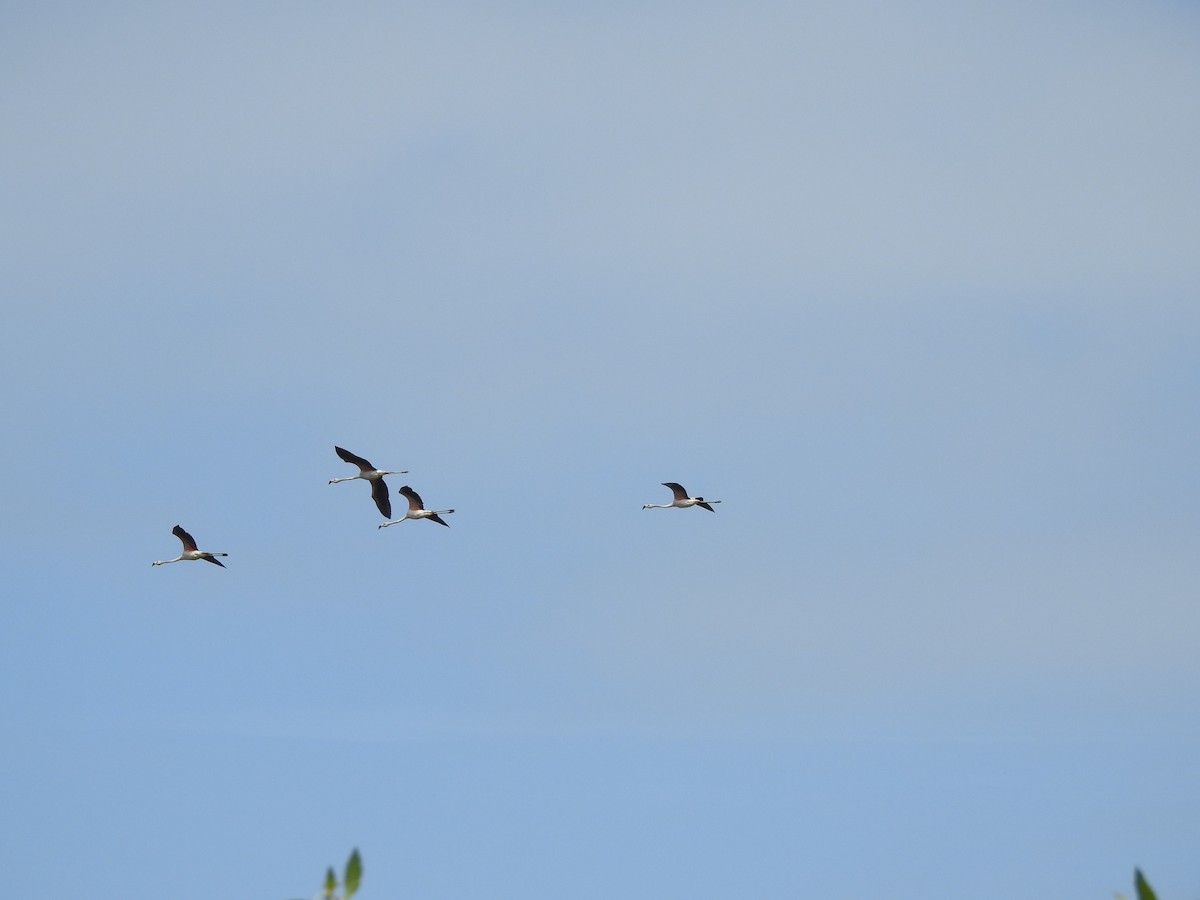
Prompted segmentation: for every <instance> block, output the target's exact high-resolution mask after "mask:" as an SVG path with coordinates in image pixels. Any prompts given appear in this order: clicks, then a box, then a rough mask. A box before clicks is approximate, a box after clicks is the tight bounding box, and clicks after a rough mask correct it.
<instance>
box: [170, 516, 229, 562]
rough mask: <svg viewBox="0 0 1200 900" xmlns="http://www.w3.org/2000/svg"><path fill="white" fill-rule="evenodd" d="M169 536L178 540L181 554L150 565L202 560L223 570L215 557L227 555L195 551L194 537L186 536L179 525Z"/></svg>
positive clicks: (226, 554) (225, 554)
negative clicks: (181, 548)
mask: <svg viewBox="0 0 1200 900" xmlns="http://www.w3.org/2000/svg"><path fill="white" fill-rule="evenodd" d="M171 534H173V535H175V537H177V538H179V541H180V543H182V544H183V552H182V553H180V554H179V555H178V556H177V557H175V558H174V559H156V560H155V561H154V562H152V563H151V564H150V565H152V566H165V565H166V564H167V563H173V562H183V561H185V560H195V559H202V560H204V561H205V562H210V563H212V564H213V565H217V566H220V567H221V568H222V569H223V568H225V563H223V562H221V561H220V560H219V559H217V557H218V556H228V555H229V554H228V553H212V552H210V551H208V550H197V549H196V539H195V538H194V537H192V536H191V535H190V534H188V533H187V532H186V531H184V530H183V527H182V526H180V525H176V526H175V527H174V528H172V529H171Z"/></svg>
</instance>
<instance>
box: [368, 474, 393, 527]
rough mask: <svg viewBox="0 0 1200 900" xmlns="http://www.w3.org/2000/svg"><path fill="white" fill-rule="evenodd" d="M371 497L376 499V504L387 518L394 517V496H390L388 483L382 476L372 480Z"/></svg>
mask: <svg viewBox="0 0 1200 900" xmlns="http://www.w3.org/2000/svg"><path fill="white" fill-rule="evenodd" d="M371 499H372V500H374V501H375V505H376V506H378V507H379V511H380V512H381V513H383V517H384V518H385V519H390V518H391V517H392V498H391V497H389V496H388V489H387V485H386V484H385V483H384V481H383V479H382V478H376V479H375V480H374V481H372V482H371Z"/></svg>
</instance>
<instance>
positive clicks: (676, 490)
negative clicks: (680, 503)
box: [662, 481, 688, 500]
mask: <svg viewBox="0 0 1200 900" xmlns="http://www.w3.org/2000/svg"><path fill="white" fill-rule="evenodd" d="M662 484H663V487H669V488H670V489H671V493H672V494H674V495H675V499H676V500H686V499H688V493H687V491H685V490H684V489H683V485H682V484H679V483H678V482H675V481H664V482H663V483H662Z"/></svg>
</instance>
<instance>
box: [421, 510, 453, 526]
mask: <svg viewBox="0 0 1200 900" xmlns="http://www.w3.org/2000/svg"><path fill="white" fill-rule="evenodd" d="M425 518H427V519H428V520H429V521H430V522H437V523H438V524H439V525H445V526H446V527H447V528H449V527H450V523H449V522H447V521H446V520H445V519H443V518H442V517H441V516H439V515H438V514H437V513H434V514H433V515H432V516H426V517H425Z"/></svg>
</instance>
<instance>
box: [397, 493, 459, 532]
mask: <svg viewBox="0 0 1200 900" xmlns="http://www.w3.org/2000/svg"><path fill="white" fill-rule="evenodd" d="M400 493H401V494H403V495H404V496H405V497H407V498H408V509H406V510H405V511H404V515H402V516H401V517H400V518H398V519H394V520H392V521H391V522H384V523H383V524H382V525H380V526H379V527H380V528H387V527H388V526H389V525H399V524H400V523H401V522H404V521H406V520H407V519H428V520H429V521H431V522H437V523H438V524H439V525H445V526H446V527H447V528H449V527H450V523H449V522H447V521H445V520H444V519H443V518H442V516H441V514H442V513H444V514H446V515H449V514H450V513H452V512H454V510H452V509H426V508H425V504H424V502H423V501H422V500H421V495H420V494H418V493H417V492H416V491H414V490H413V489H412V488H410V487H409V486H408V485H407V484H406V485H404V487H402V488H400Z"/></svg>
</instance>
